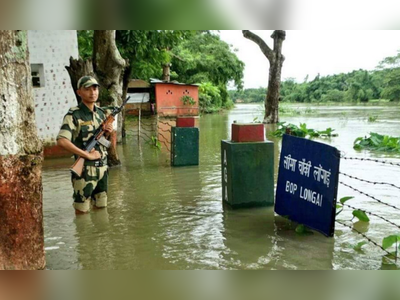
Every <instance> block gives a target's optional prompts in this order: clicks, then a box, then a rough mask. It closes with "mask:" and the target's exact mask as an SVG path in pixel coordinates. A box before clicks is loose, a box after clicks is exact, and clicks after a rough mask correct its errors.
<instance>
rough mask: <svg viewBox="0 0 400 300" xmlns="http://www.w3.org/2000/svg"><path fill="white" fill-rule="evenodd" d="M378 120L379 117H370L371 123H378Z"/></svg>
mask: <svg viewBox="0 0 400 300" xmlns="http://www.w3.org/2000/svg"><path fill="white" fill-rule="evenodd" d="M377 119H378V116H368V122H369V123H373V122H376V120H377Z"/></svg>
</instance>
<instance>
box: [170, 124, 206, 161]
mask: <svg viewBox="0 0 400 300" xmlns="http://www.w3.org/2000/svg"><path fill="white" fill-rule="evenodd" d="M171 129H172V130H171V165H172V166H175V167H177V166H192V165H198V164H199V128H196V127H172V128H171Z"/></svg>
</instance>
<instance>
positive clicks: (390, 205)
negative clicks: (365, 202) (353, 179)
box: [339, 181, 400, 210]
mask: <svg viewBox="0 0 400 300" xmlns="http://www.w3.org/2000/svg"><path fill="white" fill-rule="evenodd" d="M339 183H340V184H343V185H344V186H347V187H348V188H350V189H352V190H354V191H356V192H358V193H360V194H362V195H364V196H367V197H369V198H371V199H373V200H375V201H377V202H379V203H381V204H383V205H386V206H389V207H391V208H394V209H396V210H400V208H398V207H396V206H394V205H392V204H389V203H386V202H383V201H381V200H379V199H377V198H375V197H374V196H371V195H369V194H367V193H364V192H363V191H360V190H358V189H356V188H354V187H352V186H350V185H348V184H346V183H344V182H343V181H339Z"/></svg>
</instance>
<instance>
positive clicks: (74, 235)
mask: <svg viewBox="0 0 400 300" xmlns="http://www.w3.org/2000/svg"><path fill="white" fill-rule="evenodd" d="M313 109H315V111H316V112H315V113H314V114H307V115H300V116H295V117H284V116H281V119H282V121H286V122H290V123H293V124H297V125H298V124H299V123H300V122H302V123H304V122H306V123H307V127H309V128H315V129H317V130H324V129H326V128H327V127H332V124H335V125H334V126H333V127H335V129H336V131H337V132H338V133H339V136H338V137H337V138H333V139H331V140H319V141H321V142H325V143H328V144H330V145H332V146H334V147H337V148H339V149H340V150H341V151H343V152H344V153H345V154H346V155H347V156H351V157H364V158H380V159H382V158H384V159H385V160H390V161H393V162H396V163H400V157H399V156H398V155H397V156H396V154H381V153H373V152H357V151H355V150H354V149H353V148H352V145H353V141H354V140H355V139H356V137H358V136H362V135H365V134H367V133H368V132H370V131H373V132H379V133H383V134H390V135H393V136H400V126H396V127H394V126H393V122H397V123H399V119H398V116H399V112H400V109H399V108H398V107H391V108H379V110H380V112H379V113H380V118H379V120H380V121H379V122H375V123H367V122H366V121H365V115H366V114H369V108H365V109H363V108H359V107H357V108H352V107H346V108H345V109H343V108H341V107H338V108H337V107H336V108H335V107H317V108H313ZM376 110H378V109H376ZM343 112H346V122H342V123H341V122H336V121H337V120H339V119H340V116H341V114H342V113H343ZM257 116H259V119H262V116H263V112H262V110H260V109H259V108H258V105H238V106H237V108H236V109H234V110H232V111H230V112H227V113H223V114H218V115H205V116H202V117H201V118H200V164H199V165H198V166H190V167H178V168H173V167H171V166H170V155H169V152H168V151H158V150H157V149H155V148H154V147H152V146H150V145H149V144H147V143H145V142H144V141H143V140H141V142H140V143H138V139H137V136H136V137H134V136H129V135H128V136H127V138H126V141H125V144H123V145H119V146H118V153H119V156H120V159H121V161H122V165H121V166H119V167H115V168H111V169H110V181H109V192H108V193H109V197H108V198H109V206H108V207H107V209H105V210H98V211H92V212H91V213H90V214H87V215H82V216H75V214H74V212H73V209H72V206H71V205H72V188H71V185H70V175H69V172H68V168H69V167H70V165H71V163H72V159H69V158H67V159H56V160H46V161H45V162H44V168H43V187H44V193H43V197H44V200H43V202H44V222H45V247H46V260H47V267H48V268H49V269H346V268H349V269H350V268H351V269H385V268H386V269H387V268H389V269H390V268H396V267H398V266H396V265H393V263H392V262H389V264H383V262H385V261H383V260H382V255H383V253H382V252H381V251H379V250H378V249H377V248H376V247H375V246H373V245H371V244H367V245H365V246H363V248H362V251H355V250H353V248H352V246H351V245H355V244H357V243H358V242H360V241H362V240H363V238H362V237H361V236H359V235H357V234H356V233H355V232H353V231H352V230H351V229H349V228H346V227H344V226H341V225H338V224H336V231H335V237H334V238H326V237H324V236H323V235H321V234H319V233H316V232H315V233H313V234H311V235H304V236H303V235H298V234H297V233H296V232H295V229H296V226H297V224H295V223H292V222H290V221H288V220H286V219H284V218H282V217H280V216H277V215H275V214H274V211H273V208H272V207H268V208H253V209H241V210H230V209H226V208H224V207H223V205H222V186H221V157H220V145H221V140H222V139H229V138H230V128H231V124H232V122H233V120H237V121H238V122H252V121H253V119H254V118H255V117H257ZM143 120H144V121H145V122H148V123H149V124H152V122H154V120H156V118H153V119H143ZM397 123H396V124H397ZM149 128H153V129H154V128H155V126H153V125H151V126H150V127H149ZM273 129H274V125H266V137H267V138H268V139H270V140H272V141H273V142H274V149H275V180H276V178H277V171H278V163H279V155H280V148H281V139H277V138H273V137H271V136H270V135H269V132H271V131H272V130H273ZM129 130H132V131H133V130H135V128H133V129H132V128H127V131H128V132H129ZM150 134H151V135H153V134H155V129H154V132H150ZM341 171H342V172H346V173H350V174H351V175H354V176H358V177H363V178H365V179H367V180H373V181H376V178H380V181H390V182H391V183H393V184H396V185H400V182H399V178H400V177H399V176H398V174H399V173H398V172H399V169H398V167H393V166H377V165H376V164H366V163H364V162H358V161H349V160H347V161H346V160H342V161H341ZM342 179H343V180H345V181H346V182H348V183H349V184H350V185H354V186H357V187H358V188H359V189H361V190H363V191H366V192H368V193H370V194H372V195H374V196H375V197H377V198H378V199H381V200H382V201H385V202H388V203H391V204H393V205H398V203H397V201H398V200H397V197H396V195H397V193H396V192H394V191H393V189H391V188H390V187H384V188H381V187H379V188H378V187H376V186H375V187H374V186H370V185H369V184H364V183H361V184H360V183H359V182H355V181H354V182H353V181H350V180H348V179H344V178H342ZM347 180H348V181H347ZM338 196H339V198H340V197H344V196H355V198H354V199H352V200H351V205H353V206H355V207H358V208H362V209H365V210H371V211H374V212H376V213H377V214H379V215H382V216H384V217H385V218H387V219H389V220H393V221H394V222H397V221H396V220H399V217H400V215H399V214H398V212H396V211H393V210H390V209H387V208H386V207H383V206H380V205H378V204H377V203H376V202H373V201H371V200H370V199H366V198H365V197H363V196H360V195H357V194H355V193H354V191H352V190H350V189H348V188H346V187H344V186H342V185H340V186H339V191H338ZM340 218H341V219H343V220H350V219H351V218H352V214H351V210H345V211H343V213H341V214H340ZM354 226H355V227H356V228H357V230H359V231H360V232H363V233H365V234H366V235H368V236H369V237H370V238H372V239H374V240H375V241H376V242H377V243H378V244H380V243H381V241H382V238H383V237H384V236H387V235H388V234H396V233H397V234H398V232H397V228H396V227H393V228H392V227H390V226H388V224H387V223H385V222H383V221H382V220H379V219H377V218H371V222H370V223H369V224H365V223H363V224H362V223H356V224H355V225H354ZM385 263H386V262H385Z"/></svg>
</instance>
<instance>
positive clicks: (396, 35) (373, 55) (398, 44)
mask: <svg viewBox="0 0 400 300" xmlns="http://www.w3.org/2000/svg"><path fill="white" fill-rule="evenodd" d="M252 32H254V33H256V34H257V35H259V36H260V37H261V38H262V39H263V40H264V41H265V42H266V43H267V44H268V46H269V47H270V48H272V47H273V40H272V38H271V34H272V32H273V31H272V30H252ZM219 33H220V37H221V39H222V40H223V41H225V42H227V43H228V44H231V45H232V46H233V48H236V49H238V52H237V53H236V54H237V56H238V58H239V59H240V60H241V61H243V62H244V63H245V70H244V88H259V87H266V86H267V85H268V70H269V62H268V60H267V58H266V57H265V56H264V54H263V53H262V52H261V50H260V48H259V47H258V45H257V44H255V43H254V42H252V41H250V40H248V39H246V38H244V37H243V35H242V32H241V31H240V30H221V31H220V32H219ZM398 50H400V30H321V31H314V30H287V31H286V40H285V41H284V42H283V46H282V52H283V55H284V56H285V58H286V59H285V62H284V63H283V68H282V80H285V79H287V78H294V79H295V80H296V81H297V82H303V81H304V79H305V77H306V76H307V75H308V76H309V80H313V79H314V78H315V76H317V75H318V73H319V74H320V75H321V76H326V75H333V74H339V73H348V72H351V71H353V70H358V69H364V70H374V69H375V68H376V66H377V65H378V64H379V62H380V61H382V60H383V59H384V58H385V57H388V56H395V55H397V51H398Z"/></svg>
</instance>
